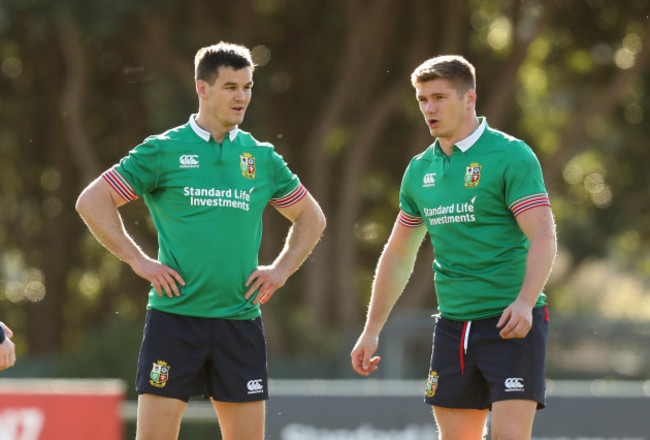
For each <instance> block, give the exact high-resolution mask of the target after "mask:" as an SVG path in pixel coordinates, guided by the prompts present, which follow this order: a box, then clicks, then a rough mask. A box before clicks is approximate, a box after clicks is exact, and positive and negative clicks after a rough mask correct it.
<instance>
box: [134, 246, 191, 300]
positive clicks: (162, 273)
mask: <svg viewBox="0 0 650 440" xmlns="http://www.w3.org/2000/svg"><path fill="white" fill-rule="evenodd" d="M131 268H132V269H133V272H135V273H136V274H137V275H139V276H140V277H142V278H144V279H145V280H147V281H149V282H150V283H151V284H153V288H154V289H156V293H157V294H158V296H162V295H163V290H164V291H165V293H166V294H167V296H168V297H170V298H173V297H174V295H175V296H181V292H180V291H179V290H178V284H180V285H181V286H184V285H185V281H184V280H183V278H182V277H181V276H180V274H179V273H178V272H176V271H175V270H174V269H172V268H171V267H169V266H165V265H164V264H162V263H161V262H160V261H157V260H154V259H152V258H149V257H147V256H143V257H142V258H139V259H138V260H136V261H135V262H133V263H131Z"/></svg>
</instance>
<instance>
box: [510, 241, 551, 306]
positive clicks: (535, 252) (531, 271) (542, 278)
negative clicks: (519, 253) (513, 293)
mask: <svg viewBox="0 0 650 440" xmlns="http://www.w3.org/2000/svg"><path fill="white" fill-rule="evenodd" d="M556 252H557V244H556V241H555V235H554V234H545V235H543V236H539V237H535V239H533V240H532V241H531V243H530V247H529V248H528V255H527V257H526V274H525V276H524V281H523V283H522V286H521V291H520V293H519V297H518V299H521V300H523V301H525V302H526V303H527V304H529V305H530V306H531V307H533V306H534V305H535V303H536V302H537V298H538V297H539V294H540V292H541V291H542V290H543V289H544V285H545V284H546V281H547V280H548V277H549V275H550V273H551V268H552V267H553V261H554V260H555V254H556Z"/></svg>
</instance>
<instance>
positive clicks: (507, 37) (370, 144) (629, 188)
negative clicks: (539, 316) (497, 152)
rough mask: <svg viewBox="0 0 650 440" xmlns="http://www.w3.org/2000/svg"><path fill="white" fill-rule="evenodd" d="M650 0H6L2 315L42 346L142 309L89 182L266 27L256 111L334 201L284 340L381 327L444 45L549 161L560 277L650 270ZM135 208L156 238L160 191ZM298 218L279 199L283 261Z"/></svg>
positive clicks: (181, 112)
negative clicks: (229, 52) (200, 68)
mask: <svg viewBox="0 0 650 440" xmlns="http://www.w3.org/2000/svg"><path fill="white" fill-rule="evenodd" d="M649 8H650V4H649V2H648V0H627V1H622V2H607V1H604V0H568V1H560V0H553V1H541V0H465V1H456V2H444V1H430V0H404V1H398V0H345V1H344V0H326V1H320V2H316V1H304V0H252V1H250V2H230V3H228V5H224V4H222V3H221V2H210V1H206V0H187V1H183V2H181V1H178V0H170V1H166V2H160V1H154V0H148V1H140V2H125V1H118V2H115V1H111V2H109V1H106V0H100V1H97V2H91V3H88V2H81V1H74V0H68V1H64V2H52V1H47V0H24V1H21V2H11V1H9V0H0V36H1V38H0V96H1V97H2V98H1V101H0V271H1V275H0V278H1V280H2V281H0V316H2V317H3V320H5V321H7V322H8V323H10V324H12V325H13V327H15V329H16V330H17V337H16V339H17V340H18V342H19V344H18V347H19V348H20V349H21V350H23V351H28V352H30V353H46V352H50V351H56V350H60V349H62V348H63V349H66V350H68V351H71V350H73V349H74V348H75V347H76V346H77V345H78V344H79V343H81V342H80V341H82V340H87V339H84V338H83V335H84V334H85V333H87V332H88V331H89V329H91V328H94V327H96V326H98V325H107V326H110V325H111V324H110V323H111V322H113V321H114V319H115V318H114V317H115V315H116V314H117V315H119V316H120V317H121V319H126V320H127V321H131V322H140V321H141V319H142V316H143V313H144V304H145V302H146V294H145V293H146V290H147V286H146V283H145V282H144V281H143V280H141V279H139V278H138V277H137V276H135V275H134V274H133V273H131V271H130V270H129V269H128V267H126V266H125V265H123V264H122V263H120V262H119V261H117V260H116V259H115V258H114V257H113V256H112V255H109V254H108V253H107V252H106V251H105V250H103V249H102V248H101V247H100V246H99V245H98V244H97V243H96V242H95V241H94V239H92V238H91V237H90V235H89V233H88V232H87V231H86V229H85V227H84V226H83V224H82V222H81V220H79V219H78V218H77V216H76V214H75V213H74V209H73V205H74V201H75V199H76V196H77V194H78V192H79V191H80V190H81V189H82V188H83V187H84V186H85V185H86V184H87V183H88V182H89V181H90V180H91V179H93V178H94V177H95V176H97V175H98V174H99V173H100V172H101V171H102V170H104V169H106V168H108V167H109V166H111V165H112V164H113V163H115V162H116V161H118V160H119V159H120V158H121V157H122V156H124V155H125V154H126V153H127V151H128V150H129V149H130V148H131V147H133V146H135V145H137V144H138V143H139V142H140V141H141V140H142V139H143V138H144V137H145V136H147V135H149V134H152V133H159V132H161V131H163V130H165V129H167V128H169V127H172V126H175V125H179V124H182V123H184V122H185V121H186V119H187V117H188V115H189V113H191V112H193V111H195V110H196V108H197V105H196V97H195V93H194V83H193V66H192V61H193V55H194V53H195V51H196V49H197V48H198V47H200V46H203V45H206V44H210V43H213V42H216V41H219V40H227V41H235V42H240V43H243V44H246V45H248V46H249V47H251V48H252V49H253V53H254V56H255V60H256V62H257V63H258V64H259V66H260V68H259V70H258V71H257V72H256V75H255V77H256V86H255V88H254V99H253V102H252V105H251V107H250V109H249V113H248V115H247V118H246V121H245V123H244V124H243V127H242V128H243V129H245V130H248V131H251V132H252V133H253V134H254V135H255V136H256V137H258V138H259V139H262V140H269V141H271V142H273V143H274V144H275V145H276V147H277V148H278V150H279V151H280V152H281V153H282V154H283V155H284V156H285V158H286V159H287V161H288V162H289V164H290V166H291V167H292V169H293V170H294V171H295V172H297V173H298V174H299V175H300V177H301V179H302V180H303V181H304V183H305V184H306V186H307V187H308V188H309V189H310V190H311V192H312V193H313V194H314V195H315V197H316V198H317V199H318V200H319V201H320V203H321V204H322V206H323V208H324V210H325V212H326V214H327V215H328V219H329V228H328V230H327V231H326V235H325V237H324V238H323V240H322V242H321V243H320V244H319V246H318V247H317V249H316V251H315V253H314V255H313V256H312V258H310V260H309V261H308V263H307V264H306V267H305V268H303V270H301V271H299V272H298V273H297V274H296V276H295V277H294V278H292V279H291V280H290V281H289V283H288V284H287V286H286V287H285V288H284V289H283V291H282V294H281V295H280V296H278V297H276V298H275V299H274V301H272V302H271V303H269V304H267V305H266V306H265V309H264V310H265V323H266V326H267V332H268V334H269V338H270V341H271V344H270V349H271V350H272V351H273V352H275V353H276V354H292V353H301V354H302V355H304V356H313V357H325V356H331V355H332V354H334V353H336V352H337V351H338V350H339V344H340V339H339V338H340V336H341V335H342V334H345V332H350V331H354V333H356V331H357V330H358V329H359V326H360V325H361V323H362V319H363V314H364V307H365V304H366V303H367V300H368V294H369V284H370V282H371V280H372V276H373V271H374V266H375V263H376V260H377V258H378V256H379V253H380V252H381V247H382V245H383V243H384V242H385V240H386V238H387V237H388V234H389V233H390V230H391V227H392V224H393V222H394V219H395V216H396V214H397V209H398V200H397V194H398V188H399V183H400V180H401V175H402V172H403V170H404V168H405V166H406V164H407V163H408V161H409V160H410V158H411V157H412V156H413V155H415V154H417V153H419V152H420V151H422V150H424V149H425V148H426V147H427V145H428V144H430V143H431V142H432V139H431V138H430V136H429V133H428V130H427V129H426V126H425V125H424V124H423V123H422V121H421V116H420V115H419V111H418V108H417V104H416V102H415V100H414V99H413V91H412V89H411V86H410V83H409V76H410V73H411V71H412V70H413V69H414V68H415V67H416V66H417V65H418V64H419V63H420V62H421V61H423V60H424V59H426V58H428V57H431V56H434V55H437V54H440V53H450V52H454V53H461V54H463V55H465V56H466V57H467V58H468V59H469V60H470V61H472V62H473V63H474V64H475V65H476V66H477V69H478V93H479V105H478V109H479V113H480V114H482V115H486V116H487V117H488V121H489V122H490V124H491V125H492V126H494V127H496V128H499V129H502V130H504V131H507V132H510V133H513V134H515V135H516V136H519V137H521V138H522V139H524V140H526V141H527V142H528V143H529V144H530V145H531V146H532V147H533V149H534V150H535V151H536V152H537V154H538V156H539V157H540V160H541V161H542V164H543V167H544V170H545V173H546V179H547V186H548V188H549V191H550V192H551V196H552V201H553V205H554V211H555V214H556V217H557V221H558V226H559V233H560V245H561V247H562V249H563V252H564V253H565V254H566V255H568V257H567V258H564V259H563V260H562V262H563V267H560V268H558V273H560V274H562V276H560V277H558V278H557V279H554V281H553V284H552V285H551V291H554V289H557V291H558V292H561V291H562V289H561V284H562V283H564V282H565V281H566V280H567V279H568V278H570V277H571V275H572V274H573V273H575V272H576V270H578V268H579V267H581V265H582V264H583V263H584V262H585V261H587V260H588V259H590V258H593V257H599V258H609V259H610V261H614V262H615V264H616V265H619V266H620V267H621V268H622V269H624V270H628V271H632V272H634V273H635V274H636V275H637V276H638V277H639V279H640V280H641V285H647V283H648V282H649V281H648V280H650V251H649V250H648V249H649V248H650V247H649V244H650V243H649V241H650V238H649V237H650V230H649V229H650V226H649V225H650V223H648V222H647V218H648V215H649V214H650V212H648V211H649V209H650V207H649V206H648V204H647V203H644V202H645V201H646V200H648V199H649V196H650V194H649V193H648V192H649V191H650V189H649V188H650V185H648V183H649V182H648V174H647V168H648V167H647V164H648V163H649V162H650V151H649V150H648V149H647V148H646V143H647V142H646V139H647V137H648V124H647V123H644V121H645V110H644V109H646V108H648V103H649V101H650V98H649V95H648V92H647V90H648V87H649V86H650V84H648V82H649V81H648V78H649V76H648V63H649V59H650V41H649V32H650V20H649V19H648V10H649ZM122 211H123V215H124V218H125V222H126V224H127V228H128V230H129V231H130V232H131V233H132V234H133V235H134V237H135V239H136V240H137V241H138V242H139V243H141V244H142V245H143V247H144V248H145V249H147V250H148V251H149V252H150V254H155V249H156V240H155V231H154V228H153V225H152V224H151V222H150V220H149V218H148V215H147V212H146V208H145V207H144V204H143V203H133V204H130V205H129V206H127V207H125V208H124V209H123V210H122ZM287 227H288V224H287V223H286V222H285V221H284V220H283V219H281V218H279V216H277V215H276V214H274V213H272V214H271V215H268V216H265V231H266V234H265V235H264V239H263V245H262V253H261V261H262V262H269V261H270V260H271V259H272V258H273V256H274V255H275V253H276V252H277V250H278V248H279V247H280V245H281V243H279V242H278V240H279V238H280V237H282V236H284V234H285V231H286V229H287ZM421 252H422V254H423V255H422V257H421V258H420V259H419V261H418V264H417V266H416V271H415V273H414V276H413V278H412V280H411V283H410V284H409V287H408V289H407V292H406V293H405V295H404V298H403V299H402V301H400V303H399V306H400V307H429V308H432V307H435V297H434V292H433V282H432V270H431V267H430V262H431V253H432V249H431V246H430V245H424V246H423V247H422V250H421ZM644 283H645V284H644ZM551 301H553V302H558V301H557V299H555V298H554V297H553V295H551ZM557 305H558V307H561V306H562V303H561V302H558V304H557ZM134 337H138V338H139V335H135V336H134Z"/></svg>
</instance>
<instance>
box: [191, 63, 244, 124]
mask: <svg viewBox="0 0 650 440" xmlns="http://www.w3.org/2000/svg"><path fill="white" fill-rule="evenodd" d="M252 87H253V71H252V69H251V68H250V67H245V68H243V69H238V70H235V69H232V68H230V67H220V68H219V75H218V76H217V79H216V80H215V81H214V83H213V84H212V85H210V84H208V83H207V82H205V81H202V80H199V82H198V83H197V90H198V93H199V98H200V99H201V105H202V106H203V108H205V110H207V114H208V115H209V117H210V118H212V119H215V120H216V122H218V123H219V124H221V125H222V126H223V127H225V128H227V129H231V128H234V126H235V125H239V124H241V123H242V121H243V120H244V115H245V114H246V109H247V108H248V104H249V103H250V101H251V94H252V90H251V89H252Z"/></svg>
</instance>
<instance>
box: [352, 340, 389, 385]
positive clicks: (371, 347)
mask: <svg viewBox="0 0 650 440" xmlns="http://www.w3.org/2000/svg"><path fill="white" fill-rule="evenodd" d="M378 344H379V337H378V336H370V335H366V334H365V333H362V334H361V336H360V337H359V340H358V341H357V343H356V344H355V345H354V348H353V349H352V352H351V353H350V357H351V358H352V369H353V370H354V371H356V372H357V373H359V374H360V375H362V376H367V375H369V374H370V373H372V372H373V371H375V370H376V369H377V368H379V367H377V363H378V362H379V361H380V360H381V358H380V357H379V356H372V355H373V354H374V353H375V351H377V345H378Z"/></svg>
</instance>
